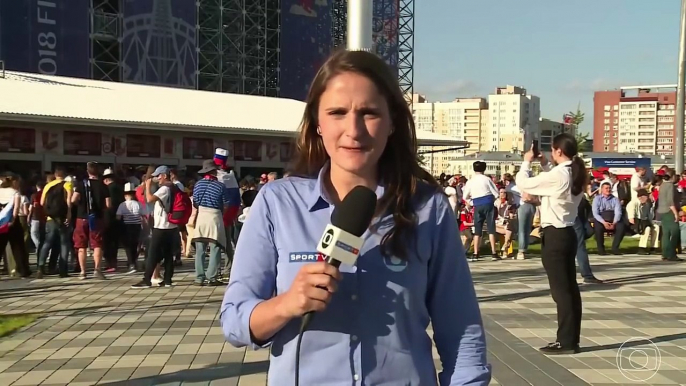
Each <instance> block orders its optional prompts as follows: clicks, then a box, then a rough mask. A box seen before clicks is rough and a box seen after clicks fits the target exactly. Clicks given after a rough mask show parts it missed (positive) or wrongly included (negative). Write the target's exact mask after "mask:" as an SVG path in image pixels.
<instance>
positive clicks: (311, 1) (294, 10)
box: [279, 0, 333, 100]
mask: <svg viewBox="0 0 686 386" xmlns="http://www.w3.org/2000/svg"><path fill="white" fill-rule="evenodd" d="M331 3H332V0H281V54H280V56H281V71H280V75H279V77H280V79H281V80H280V84H279V87H280V90H281V91H280V96H281V97H283V98H292V99H297V100H305V97H306V96H307V91H308V89H309V87H310V83H312V80H313V79H314V76H315V74H316V73H317V70H318V69H319V67H320V66H321V65H322V64H323V63H324V61H325V60H326V58H327V57H328V56H329V53H330V51H331V46H332V45H333V43H332V36H331Z"/></svg>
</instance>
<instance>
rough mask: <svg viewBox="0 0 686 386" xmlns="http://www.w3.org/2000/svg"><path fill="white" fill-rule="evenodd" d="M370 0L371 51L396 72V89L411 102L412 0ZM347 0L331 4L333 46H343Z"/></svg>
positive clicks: (412, 68)
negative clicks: (372, 36) (398, 88)
mask: <svg viewBox="0 0 686 386" xmlns="http://www.w3.org/2000/svg"><path fill="white" fill-rule="evenodd" d="M373 1H374V24H373V27H372V28H373V32H374V39H373V41H374V50H375V52H376V53H377V54H378V55H379V56H381V57H382V58H384V60H386V62H387V63H388V64H389V65H390V66H391V67H392V68H394V69H395V70H396V71H397V74H398V83H399V84H400V89H401V91H402V92H403V94H404V95H405V97H406V100H407V102H408V103H411V102H412V92H413V82H414V0H373ZM347 3H348V2H347V0H334V1H333V4H332V6H331V35H332V36H333V42H332V43H333V46H334V47H340V46H345V43H346V29H347V7H348V4H347Z"/></svg>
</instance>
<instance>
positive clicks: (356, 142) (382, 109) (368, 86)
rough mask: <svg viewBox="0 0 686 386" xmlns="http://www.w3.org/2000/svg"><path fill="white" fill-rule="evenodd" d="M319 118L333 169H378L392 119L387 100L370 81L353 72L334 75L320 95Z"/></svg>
mask: <svg viewBox="0 0 686 386" xmlns="http://www.w3.org/2000/svg"><path fill="white" fill-rule="evenodd" d="M318 121H319V127H320V129H321V136H322V141H323V143H324V148H325V149H326V152H327V153H328V154H329V157H331V167H332V169H333V168H337V169H340V170H343V171H346V172H348V173H352V174H355V175H365V174H369V173H373V172H374V171H375V170H376V165H377V163H378V161H379V158H381V154H383V151H384V149H385V148H386V142H387V141H388V137H389V136H390V135H391V131H392V122H391V117H390V112H389V109H388V103H387V102H386V99H385V98H384V97H383V95H381V93H380V92H379V90H378V89H377V88H376V86H375V85H374V83H373V82H372V81H371V80H369V79H368V78H366V77H364V76H362V75H359V74H356V73H351V72H347V73H343V74H340V75H337V76H335V77H333V78H331V80H330V81H329V83H328V84H327V85H326V90H325V91H324V93H322V96H321V98H320V102H319V111H318Z"/></svg>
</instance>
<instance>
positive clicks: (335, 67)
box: [292, 51, 440, 259]
mask: <svg viewBox="0 0 686 386" xmlns="http://www.w3.org/2000/svg"><path fill="white" fill-rule="evenodd" d="M347 72H352V73H356V74H359V75H362V76H364V77H366V78H368V79H369V80H371V81H372V82H373V83H374V84H375V85H376V87H377V88H378V90H379V92H380V93H381V94H382V95H383V96H384V98H385V99H386V103H387V104H388V109H389V111H390V113H391V121H392V125H393V133H392V134H391V135H390V137H389V138H388V142H387V143H386V148H385V149H384V151H383V154H382V155H381V158H380V159H379V164H378V175H379V179H380V180H382V181H383V182H384V186H385V193H384V195H383V197H381V199H380V200H379V202H378V204H377V215H382V214H388V213H392V215H393V222H394V224H393V226H392V228H391V229H390V230H389V232H388V233H387V234H386V235H384V237H383V238H382V240H381V252H382V253H383V254H384V255H385V256H388V255H389V253H390V254H392V255H394V256H396V257H398V258H401V259H407V257H408V254H407V244H406V243H407V240H414V237H413V236H415V230H416V226H417V215H416V213H415V210H414V204H415V202H413V198H416V196H417V195H419V194H423V193H426V192H428V191H429V190H427V189H421V191H420V190H419V189H418V187H419V184H424V185H425V186H426V185H428V186H430V187H431V188H432V189H430V191H431V193H433V192H436V191H439V188H440V187H439V184H438V182H437V181H436V179H435V178H434V177H433V176H432V175H431V174H430V173H428V172H427V171H426V170H424V169H423V168H422V167H421V166H420V160H419V157H418V155H417V135H416V132H415V126H414V120H413V118H412V112H411V111H410V108H409V106H408V104H407V102H406V101H405V98H404V97H403V95H402V92H401V91H400V86H399V85H398V81H397V79H396V78H395V76H394V75H393V73H392V71H391V70H390V68H389V67H388V65H386V63H385V62H384V61H383V60H382V59H381V58H379V57H378V56H376V55H374V54H371V53H368V52H363V51H339V52H336V53H334V54H333V55H332V56H331V57H330V58H329V59H328V60H327V61H326V63H324V65H323V66H322V67H321V68H320V69H319V71H318V72H317V75H316V76H315V78H314V80H313V81H312V85H311V86H310V91H309V93H308V95H307V101H306V102H307V105H306V106H305V112H304V114H303V119H302V123H301V125H300V134H299V136H298V139H297V142H296V147H295V153H294V155H293V163H292V165H293V166H292V173H293V174H295V175H300V176H307V177H316V175H317V173H318V172H319V170H320V169H321V168H322V167H323V166H324V165H325V164H326V162H327V161H328V160H329V155H328V154H327V153H326V150H325V149H324V144H323V142H322V139H321V137H320V136H319V135H318V134H317V126H318V125H319V122H318V111H319V101H320V99H321V96H322V94H323V93H324V91H325V90H326V86H327V84H328V83H329V81H330V80H331V79H332V78H333V77H335V76H337V75H339V74H342V73H347Z"/></svg>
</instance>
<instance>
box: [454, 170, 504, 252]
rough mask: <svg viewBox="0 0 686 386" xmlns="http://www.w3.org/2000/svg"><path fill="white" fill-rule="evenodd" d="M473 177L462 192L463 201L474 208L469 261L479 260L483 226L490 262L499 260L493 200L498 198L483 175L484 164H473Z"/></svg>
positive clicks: (496, 189)
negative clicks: (489, 247)
mask: <svg viewBox="0 0 686 386" xmlns="http://www.w3.org/2000/svg"><path fill="white" fill-rule="evenodd" d="M473 167H474V176H472V178H470V179H469V181H467V184H466V185H465V186H464V189H463V190H462V193H463V196H464V199H465V200H472V206H473V207H474V255H473V256H472V258H471V261H476V260H478V259H479V246H480V245H481V236H482V234H483V228H484V224H486V231H487V232H488V241H489V242H490V244H491V252H492V255H491V257H492V260H500V256H498V252H497V250H496V243H495V235H496V229H495V206H494V204H495V199H496V197H498V196H500V193H499V192H498V188H497V187H496V186H495V184H494V183H493V181H492V180H491V179H490V178H488V177H486V176H485V175H484V172H486V162H483V161H476V162H474V165H473Z"/></svg>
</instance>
